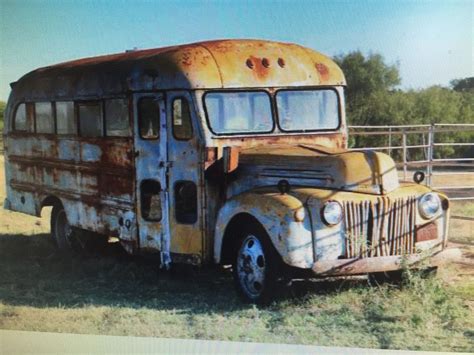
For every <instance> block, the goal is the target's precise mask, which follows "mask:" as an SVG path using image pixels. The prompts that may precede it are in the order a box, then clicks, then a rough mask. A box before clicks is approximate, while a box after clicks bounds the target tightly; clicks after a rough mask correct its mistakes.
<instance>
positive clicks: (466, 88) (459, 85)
mask: <svg viewBox="0 0 474 355" xmlns="http://www.w3.org/2000/svg"><path fill="white" fill-rule="evenodd" d="M450 84H451V87H452V88H453V90H454V91H460V92H474V76H472V77H470V78H464V79H454V80H451V82H450Z"/></svg>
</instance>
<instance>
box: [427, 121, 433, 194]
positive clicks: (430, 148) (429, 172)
mask: <svg viewBox="0 0 474 355" xmlns="http://www.w3.org/2000/svg"><path fill="white" fill-rule="evenodd" d="M434 128H435V126H434V123H432V124H431V125H430V127H429V131H428V166H427V167H428V169H427V175H428V176H427V179H426V182H427V184H428V186H429V187H432V185H433V182H432V176H433V155H434V152H433V151H434Z"/></svg>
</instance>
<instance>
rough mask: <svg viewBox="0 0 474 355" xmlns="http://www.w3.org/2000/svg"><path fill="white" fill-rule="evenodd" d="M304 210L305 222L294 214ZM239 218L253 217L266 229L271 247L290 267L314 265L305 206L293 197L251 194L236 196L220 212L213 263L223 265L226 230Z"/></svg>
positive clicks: (265, 193) (275, 193) (311, 237)
mask: <svg viewBox="0 0 474 355" xmlns="http://www.w3.org/2000/svg"><path fill="white" fill-rule="evenodd" d="M301 208H304V209H305V218H304V219H303V221H302V222H297V221H296V220H295V217H294V216H295V212H296V211H297V210H299V209H301ZM239 214H247V215H251V216H252V217H253V218H255V219H256V220H257V221H258V222H259V223H260V224H261V225H262V227H263V228H264V229H265V231H266V232H267V234H268V236H269V237H270V240H271V242H272V244H273V245H274V247H275V249H276V250H277V251H278V253H279V254H280V256H281V257H282V259H283V261H284V262H285V263H287V264H288V265H291V266H295V267H300V268H308V267H311V265H312V264H313V262H314V257H313V236H312V231H311V221H310V214H309V213H308V211H307V210H306V207H305V206H304V205H303V202H302V201H300V200H299V199H298V198H296V197H294V196H292V195H290V194H281V193H278V192H268V191H267V192H264V191H252V192H245V193H242V194H240V195H237V196H234V197H233V198H232V199H230V200H228V201H227V202H226V203H225V205H224V206H223V207H222V208H221V209H220V211H219V214H218V217H217V224H216V229H215V235H214V260H215V262H216V263H220V261H221V256H222V252H223V250H222V247H223V245H224V243H223V241H224V237H226V235H225V233H226V228H227V226H228V225H229V223H230V222H231V221H232V219H233V218H234V217H236V216H237V215H239Z"/></svg>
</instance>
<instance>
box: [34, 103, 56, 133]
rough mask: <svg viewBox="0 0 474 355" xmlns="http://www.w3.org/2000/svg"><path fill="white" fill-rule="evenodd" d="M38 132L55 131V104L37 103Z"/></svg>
mask: <svg viewBox="0 0 474 355" xmlns="http://www.w3.org/2000/svg"><path fill="white" fill-rule="evenodd" d="M35 114H36V115H35V116H36V133H54V116H53V105H52V104H51V102H37V103H35Z"/></svg>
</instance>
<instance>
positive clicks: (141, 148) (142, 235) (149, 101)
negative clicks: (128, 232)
mask: <svg viewBox="0 0 474 355" xmlns="http://www.w3.org/2000/svg"><path fill="white" fill-rule="evenodd" d="M133 101H134V105H133V107H134V111H135V112H134V113H135V114H134V117H135V123H134V124H135V130H134V131H135V133H134V134H135V137H134V138H135V148H134V149H135V152H134V153H135V168H136V188H137V228H138V243H139V247H140V249H142V250H147V249H149V250H154V251H156V250H159V251H160V253H161V257H162V258H161V262H162V266H163V265H165V266H168V264H169V259H170V257H169V252H170V230H169V214H168V211H169V196H168V182H167V169H168V152H167V138H168V137H167V133H166V107H165V101H164V96H163V94H161V93H151V94H136V95H134V100H133Z"/></svg>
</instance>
